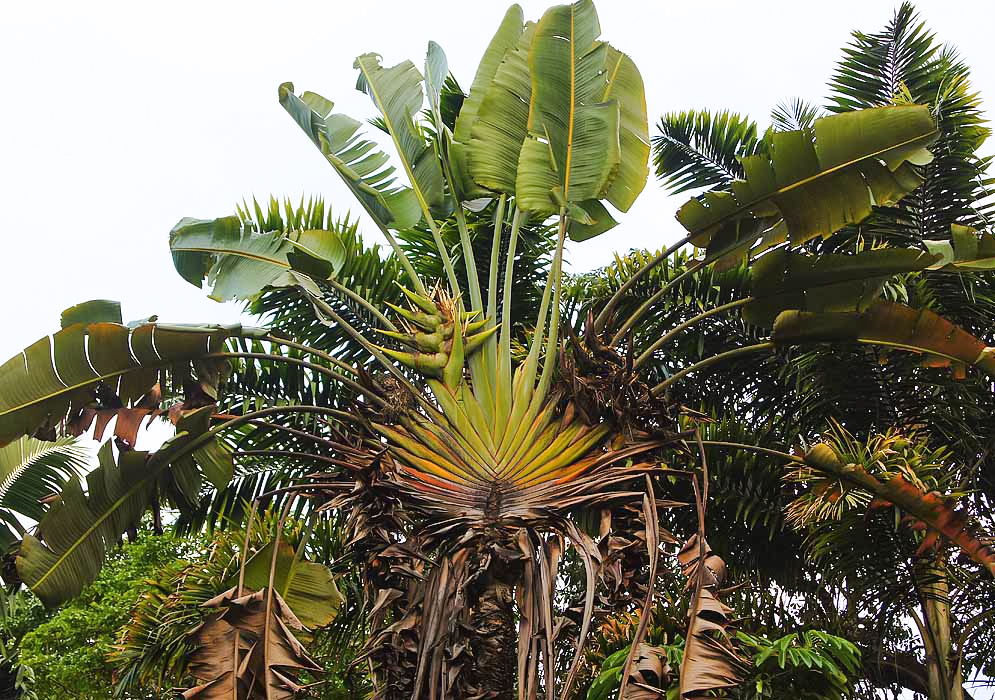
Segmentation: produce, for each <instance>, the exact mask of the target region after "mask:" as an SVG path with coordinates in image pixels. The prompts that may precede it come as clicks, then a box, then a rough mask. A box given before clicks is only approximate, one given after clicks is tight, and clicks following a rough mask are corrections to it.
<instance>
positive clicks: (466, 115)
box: [449, 5, 532, 200]
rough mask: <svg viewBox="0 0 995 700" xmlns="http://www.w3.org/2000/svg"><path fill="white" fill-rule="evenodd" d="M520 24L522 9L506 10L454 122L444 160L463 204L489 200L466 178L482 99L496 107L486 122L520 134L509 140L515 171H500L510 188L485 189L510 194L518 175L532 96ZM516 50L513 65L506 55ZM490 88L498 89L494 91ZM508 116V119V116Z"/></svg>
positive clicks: (515, 6) (526, 53)
mask: <svg viewBox="0 0 995 700" xmlns="http://www.w3.org/2000/svg"><path fill="white" fill-rule="evenodd" d="M523 22H524V17H523V15H522V8H521V7H519V6H518V5H512V6H511V7H509V8H508V11H507V13H505V16H504V19H503V20H502V21H501V26H500V27H498V30H497V32H496V33H495V34H494V37H493V38H492V39H491V42H490V44H488V45H487V49H486V50H485V51H484V56H483V58H482V59H481V60H480V65H479V66H478V67H477V74H476V75H475V76H474V78H473V85H471V86H470V94H469V95H468V96H467V98H466V99H465V100H464V101H463V106H462V107H461V108H460V113H459V117H458V118H457V119H456V126H455V128H454V129H453V141H452V144H451V145H450V148H449V158H450V161H451V162H452V167H453V174H454V177H455V179H456V186H457V187H458V188H459V189H460V198H461V199H462V200H468V199H473V198H475V197H482V196H486V195H487V194H488V190H486V189H483V188H481V187H479V186H478V185H477V184H476V183H475V182H474V180H473V179H472V178H471V170H470V165H469V160H470V155H469V153H468V148H469V142H470V139H471V134H472V130H473V128H474V126H476V124H477V121H478V114H479V112H480V109H481V107H482V105H483V103H484V101H485V100H487V99H490V100H491V101H492V102H494V103H495V104H493V105H491V106H490V107H489V108H488V113H490V114H491V115H495V116H491V117H490V118H491V119H494V118H497V119H498V120H499V121H498V123H499V124H502V125H503V126H504V128H505V130H507V131H509V132H510V133H512V134H514V133H515V132H516V130H520V131H521V133H522V137H521V138H520V139H517V144H515V143H514V142H515V139H514V138H512V139H510V143H511V144H512V150H513V155H511V156H510V158H511V162H512V163H513V164H514V166H513V167H510V168H507V167H506V168H505V169H504V172H507V173H510V175H509V176H508V178H507V180H508V181H510V183H511V184H510V187H509V188H508V189H501V188H498V187H491V188H490V189H494V190H498V191H501V192H506V193H513V192H514V184H515V173H516V171H517V170H518V151H520V150H521V147H522V141H523V140H524V138H525V124H526V123H527V121H528V104H529V101H530V99H531V94H532V83H531V81H530V80H529V72H528V44H527V43H526V44H525V46H524V49H522V48H521V44H520V37H521V36H522V29H523ZM516 47H519V51H520V52H521V53H519V55H518V56H517V58H514V59H513V58H512V57H511V56H509V55H508V54H509V52H510V51H512V50H514V49H515V48H516ZM510 61H514V62H515V63H516V66H515V67H514V69H512V67H511V66H509V65H506V64H508V63H509V62H510ZM499 70H500V71H501V73H502V75H501V77H497V74H498V71H499ZM495 83H496V84H497V85H498V86H503V87H497V86H496V85H495ZM513 100H515V101H519V102H521V103H522V105H524V108H522V107H521V106H520V105H516V104H515V103H514V102H513ZM509 110H510V111H512V112H513V114H507V113H508V112H509ZM522 112H524V115H523V114H522ZM494 135H496V136H500V137H502V141H504V139H503V135H504V131H501V130H498V131H497V132H496V133H495V134H494ZM491 143H492V140H491V139H490V138H487V139H485V140H484V141H483V142H482V144H481V145H482V146H483V148H485V149H486V148H488V147H489V146H490V145H491ZM482 157H484V161H483V162H484V163H487V162H489V158H487V157H486V156H482Z"/></svg>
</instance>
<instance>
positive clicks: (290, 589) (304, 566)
mask: <svg viewBox="0 0 995 700" xmlns="http://www.w3.org/2000/svg"><path fill="white" fill-rule="evenodd" d="M272 561H273V543H272V542H270V543H269V544H267V545H266V546H264V547H263V548H261V549H260V550H259V551H258V552H256V553H255V554H253V555H252V558H251V559H249V561H247V562H246V564H245V585H246V586H248V587H249V588H252V589H253V590H257V591H258V590H262V589H263V588H266V587H267V586H268V585H269V574H270V565H271V564H272ZM273 588H275V589H276V590H277V591H278V592H279V593H280V595H281V596H283V599H284V600H285V601H286V603H287V605H289V606H290V609H291V610H292V611H293V612H294V615H296V616H297V618H298V619H299V620H300V621H301V622H302V623H303V624H304V626H305V627H310V628H311V629H315V628H318V627H324V626H326V625H328V624H330V623H331V622H332V620H334V619H335V616H336V615H337V614H338V611H339V607H340V606H341V605H342V602H343V600H344V599H343V597H342V594H341V593H339V589H338V588H337V587H336V585H335V580H334V579H333V578H332V572H331V571H330V570H329V568H328V567H327V566H325V565H323V564H318V563H316V562H313V561H306V560H303V559H299V558H297V556H296V553H295V552H294V548H293V547H291V546H290V545H289V544H288V543H287V542H281V543H280V548H279V550H278V551H277V557H276V569H275V575H274V577H273Z"/></svg>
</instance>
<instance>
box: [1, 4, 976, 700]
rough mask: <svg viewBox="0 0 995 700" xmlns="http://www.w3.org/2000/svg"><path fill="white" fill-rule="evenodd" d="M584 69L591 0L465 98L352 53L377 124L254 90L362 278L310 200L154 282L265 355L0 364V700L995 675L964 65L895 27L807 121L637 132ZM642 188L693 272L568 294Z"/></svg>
mask: <svg viewBox="0 0 995 700" xmlns="http://www.w3.org/2000/svg"><path fill="white" fill-rule="evenodd" d="M601 34H602V32H601V25H600V23H599V18H598V15H597V12H596V10H595V8H594V6H593V4H592V3H591V2H590V0H580V1H579V2H576V3H574V4H572V5H562V6H557V7H553V8H550V9H549V10H547V11H546V12H545V13H543V14H542V16H541V18H539V19H538V20H536V21H526V20H525V15H524V13H523V12H522V10H521V8H519V7H518V6H512V8H510V9H509V10H508V12H507V14H506V15H505V17H504V19H503V20H502V22H501V24H500V26H499V27H498V29H497V31H496V33H495V34H494V35H493V38H492V40H491V42H490V43H489V44H488V46H487V48H486V50H485V52H484V56H483V59H482V61H481V63H480V66H479V68H478V70H477V73H476V75H475V77H474V79H473V81H472V83H467V85H469V88H468V89H467V88H465V87H463V86H461V84H460V82H459V81H458V79H457V77H456V76H455V75H453V74H452V73H450V71H449V66H448V62H447V58H446V54H445V53H444V52H443V50H442V48H441V47H440V46H439V45H438V44H436V43H435V42H429V44H428V49H427V52H426V55H425V60H424V64H423V66H416V65H415V64H414V63H412V62H411V61H405V62H402V63H399V64H397V65H394V66H388V65H385V64H384V63H383V61H382V58H381V57H380V56H379V55H378V54H373V53H365V54H362V55H360V56H359V57H358V58H356V60H355V64H354V68H355V70H356V72H357V83H356V88H357V90H358V91H359V92H361V93H364V94H365V95H366V96H367V97H368V98H369V99H370V100H371V101H372V103H373V105H374V107H375V108H376V110H377V112H378V116H377V117H376V118H374V119H373V120H371V121H370V124H369V125H364V124H363V122H360V121H358V120H356V119H353V118H352V117H349V116H347V115H345V114H342V113H339V112H338V111H336V107H335V105H334V104H333V103H332V102H331V101H330V100H328V99H326V98H324V97H322V96H320V95H318V94H316V93H313V92H300V93H299V92H297V91H296V90H295V88H294V86H293V84H291V83H284V84H282V85H281V86H280V88H279V102H280V104H281V106H282V107H283V109H284V110H285V111H286V112H287V114H288V115H289V116H290V117H291V118H292V119H293V120H294V121H295V122H296V124H297V125H298V126H299V127H300V129H301V130H302V132H303V134H304V136H305V137H306V138H307V139H308V140H310V141H311V143H312V144H313V145H314V146H315V147H316V148H317V149H318V151H319V152H320V154H321V156H322V159H323V160H324V161H326V162H327V164H328V165H329V166H331V168H332V170H333V171H334V172H335V173H336V175H337V176H338V178H339V180H341V183H342V185H343V186H344V187H345V188H346V189H347V190H348V191H349V193H350V194H351V195H352V197H353V199H354V201H355V204H356V206H358V207H359V208H360V209H361V210H362V211H363V212H364V214H365V217H366V219H367V220H368V221H369V222H371V223H372V225H373V226H374V227H375V228H376V230H378V231H379V233H380V234H381V235H382V236H383V238H384V240H385V241H386V244H387V245H386V247H384V248H382V249H381V248H378V247H376V246H374V247H368V246H367V245H366V244H364V242H363V239H362V237H361V236H360V233H359V228H358V225H357V222H356V219H355V218H353V216H351V215H349V214H347V213H345V211H344V210H340V209H336V210H335V211H334V212H333V211H332V210H331V209H330V208H329V207H327V206H326V204H325V203H324V202H323V200H321V199H311V200H308V201H305V200H303V199H302V200H300V202H299V203H294V202H291V201H283V202H281V201H277V200H276V199H271V200H270V201H269V202H262V203H260V202H258V201H256V200H252V201H251V202H249V201H243V203H242V204H241V205H240V206H237V207H236V210H235V213H234V214H232V215H229V216H222V217H219V218H215V219H195V218H184V219H181V220H180V221H179V222H178V223H177V224H176V225H175V226H174V227H173V229H172V231H171V232H170V234H169V245H170V250H171V253H172V260H173V264H174V267H175V268H176V271H177V272H178V273H179V275H180V276H181V277H182V278H183V279H185V280H186V281H187V282H189V283H191V284H193V285H195V286H197V287H202V288H204V289H205V290H206V291H207V292H208V294H209V296H210V297H211V298H213V299H215V300H218V301H225V300H229V299H236V300H240V301H242V302H244V303H245V304H246V308H247V310H248V311H249V312H251V313H253V314H255V315H256V317H257V318H258V319H259V320H258V324H259V325H258V326H249V325H239V324H236V325H207V324H196V325H193V324H188V325H178V324H166V323H161V322H158V319H157V318H156V317H155V316H153V317H150V318H148V319H144V320H140V321H136V322H132V323H128V324H125V323H123V318H122V315H121V309H120V305H118V304H117V303H116V302H109V301H106V300H93V301H88V302H84V303H81V304H78V305H76V306H74V307H71V308H70V309H67V310H66V311H65V312H64V313H63V315H62V318H61V330H59V331H58V332H56V333H55V334H53V335H52V336H49V337H45V338H43V339H42V340H40V341H38V342H37V343H35V344H33V345H31V346H29V347H27V348H26V349H25V350H24V351H23V352H22V353H21V354H20V355H17V356H15V357H14V358H12V359H11V360H10V361H8V362H7V363H6V364H4V365H3V366H2V367H0V445H3V446H4V448H3V449H4V450H5V452H4V464H5V466H3V470H4V473H5V474H7V476H6V477H4V479H5V481H4V483H3V490H2V491H0V496H2V499H0V506H2V507H3V509H4V510H3V511H2V513H0V514H2V516H3V522H4V523H5V524H6V532H7V536H6V539H7V549H8V552H9V556H8V562H9V566H8V567H7V570H6V576H5V578H6V579H7V580H8V581H9V584H10V591H11V595H10V596H8V597H7V598H6V599H5V602H6V603H7V604H8V605H7V607H8V611H9V612H5V616H4V620H5V621H7V623H8V624H7V627H6V629H7V631H5V633H4V634H5V636H4V644H3V650H4V656H3V669H4V673H5V678H6V683H7V686H8V689H9V691H8V692H10V693H12V694H13V695H14V696H18V694H20V695H25V694H27V693H30V692H32V689H35V688H37V689H39V691H38V692H50V691H51V690H52V689H55V688H61V692H76V693H91V694H93V696H94V697H96V696H97V695H99V694H100V693H101V692H104V691H103V689H104V688H105V686H104V685H103V684H104V683H105V682H106V679H104V678H99V677H98V676H97V675H96V674H90V676H87V677H86V678H80V677H75V676H74V672H75V668H76V666H78V664H79V663H80V660H81V659H83V657H85V659H84V660H83V663H87V664H91V665H94V667H96V666H97V665H99V666H100V667H101V668H107V669H109V668H111V667H114V668H115V671H114V672H113V674H112V681H113V683H114V685H115V692H116V693H118V694H119V695H121V696H123V697H126V696H128V694H136V697H137V696H142V694H143V693H144V694H148V693H163V692H166V691H165V689H167V688H170V687H174V686H175V687H179V688H180V689H181V690H182V696H183V697H184V698H201V700H203V699H204V698H208V699H210V698H218V699H220V698H233V699H234V700H238V699H239V698H244V699H246V700H248V699H250V698H265V699H266V700H273V698H281V699H283V700H291V699H292V698H294V697H302V696H306V695H320V696H324V697H342V696H351V697H355V696H356V695H358V694H369V695H370V696H371V697H373V698H384V699H390V698H401V697H415V698H421V697H430V698H455V697H481V698H483V697H493V698H509V697H515V696H517V697H519V698H520V699H522V700H524V699H525V698H535V697H539V696H542V697H544V698H550V699H551V698H557V697H562V698H568V697H588V698H602V697H618V698H625V699H632V698H648V697H675V698H691V697H711V696H719V697H779V696H783V695H786V694H791V695H797V696H800V697H806V698H808V697H811V698H824V697H825V698H837V697H844V696H850V697H875V696H876V695H877V694H878V693H880V692H882V691H887V690H891V691H896V692H897V691H899V690H901V689H904V690H908V691H912V692H914V693H918V694H921V695H923V696H926V697H929V698H939V699H942V700H955V699H957V698H967V697H971V691H970V689H969V686H970V685H971V682H972V681H973V680H974V679H975V678H976V677H979V676H987V675H991V672H992V669H991V667H990V664H991V659H990V653H989V651H988V650H989V649H990V646H991V638H990V629H991V625H990V624H989V622H990V620H989V618H990V616H991V610H992V606H991V605H990V604H989V602H990V601H989V598H990V597H991V595H992V593H993V590H995V589H993V588H992V585H991V583H992V575H993V573H995V549H993V548H992V541H991V537H990V535H989V533H990V532H991V531H992V525H993V523H992V522H991V517H990V513H991V508H990V505H991V487H992V482H991V469H992V466H991V465H992V462H991V457H990V448H991V434H992V431H991V427H992V426H991V424H990V421H991V416H992V406H991V405H990V404H991V402H992V396H993V393H992V392H993V383H992V377H993V376H995V350H993V347H992V345H993V344H995V338H992V334H993V331H992V323H991V321H992V318H993V309H992V300H993V295H992V281H993V278H992V275H993V272H992V270H993V269H995V262H993V260H995V232H993V231H992V230H991V227H990V222H989V216H990V213H991V207H992V201H993V200H992V198H991V196H990V194H991V193H990V189H989V187H990V185H991V181H990V178H989V176H988V169H989V165H990V160H989V158H988V157H986V156H984V155H982V153H981V150H980V149H982V147H983V145H984V143H985V141H986V139H987V138H988V136H989V134H990V131H989V129H988V128H987V126H985V122H984V120H983V118H982V116H981V111H980V110H981V107H980V100H979V98H978V96H977V94H976V93H975V92H974V91H973V89H972V88H971V84H970V74H969V69H968V67H967V66H966V64H965V63H964V62H963V61H961V60H960V58H959V57H958V55H957V53H956V51H955V50H954V49H952V48H950V47H948V46H946V45H942V44H940V43H938V42H937V41H936V39H935V38H934V37H933V35H932V34H931V33H930V32H929V30H928V29H926V27H925V25H924V24H923V23H921V22H920V21H919V19H918V18H917V16H916V14H915V10H914V8H913V7H912V6H911V5H908V4H905V5H902V6H901V7H899V8H898V9H897V10H896V13H895V16H894V17H893V19H892V20H891V21H890V23H889V24H888V25H887V26H886V27H885V28H884V29H883V30H880V31H877V32H874V33H861V32H856V33H855V34H854V35H853V41H852V43H851V44H850V45H849V46H847V47H846V48H845V49H844V54H843V59H842V60H841V62H840V63H839V65H838V67H837V71H836V73H835V74H834V77H833V78H832V80H831V82H830V98H829V100H828V103H827V104H826V105H825V106H824V107H820V106H817V105H814V104H810V103H808V102H805V101H803V100H798V99H793V100H789V101H787V102H784V103H782V104H781V105H779V106H777V107H775V109H774V110H773V112H772V114H771V117H770V121H771V126H770V127H769V128H767V129H766V130H764V129H762V128H760V127H758V126H757V124H756V123H754V122H752V121H751V120H750V119H749V118H747V117H744V116H742V115H740V114H736V113H732V112H728V111H723V112H715V113H713V112H709V111H707V110H700V109H699V110H694V111H683V112H671V113H667V114H664V115H663V116H662V117H661V118H660V121H659V122H658V123H657V124H656V125H655V126H654V128H653V129H652V131H651V129H650V122H649V119H648V116H649V115H648V114H647V108H646V101H645V95H644V86H643V81H642V77H641V75H640V72H639V69H638V68H637V67H636V63H635V62H634V61H633V60H632V58H631V57H630V56H629V55H627V54H625V53H623V52H621V51H620V50H619V49H617V48H615V47H614V46H612V45H611V44H609V43H607V42H606V41H605V40H604V39H602V38H601ZM370 134H372V135H373V136H374V137H375V138H371V136H370ZM651 170H652V171H653V172H654V173H655V175H656V177H657V178H658V179H659V180H660V181H661V182H662V184H663V186H664V187H665V188H668V189H670V190H671V191H674V192H676V193H687V194H694V195H695V196H692V197H691V198H690V199H688V200H687V201H686V202H685V203H684V204H683V205H682V206H681V207H680V208H679V210H678V212H677V219H678V222H679V223H680V224H681V226H683V228H684V229H685V231H686V235H685V236H684V238H682V239H681V240H679V241H677V242H676V243H674V244H672V245H670V246H668V247H666V248H664V249H661V250H658V251H649V250H646V251H630V252H629V253H628V254H626V255H624V256H616V258H615V260H614V262H612V263H611V264H608V265H607V266H605V267H602V268H600V269H598V270H596V271H595V272H593V273H590V274H587V275H580V276H571V275H568V274H566V273H565V271H564V260H565V249H566V242H567V241H568V240H570V241H573V242H574V243H581V242H586V241H588V240H590V239H593V238H597V237H599V236H600V237H601V238H602V240H604V238H605V236H604V234H605V233H606V232H608V231H610V230H611V229H613V228H614V227H615V226H616V225H618V221H617V218H618V219H620V218H624V217H623V215H624V214H625V213H626V212H627V211H628V210H629V209H630V208H631V207H632V205H633V204H634V202H635V201H636V199H637V197H639V195H640V193H641V192H642V190H643V188H644V186H645V185H646V181H647V176H648V174H649V173H650V172H651ZM686 196H687V195H686ZM160 417H162V418H168V420H169V422H170V423H171V424H172V426H173V429H174V431H175V433H174V435H173V437H172V438H170V439H169V440H167V441H166V442H165V443H163V445H162V446H161V447H159V448H158V449H156V450H153V451H148V452H146V451H142V450H139V449H137V436H138V434H139V431H140V428H141V426H142V425H143V424H144V423H145V422H146V421H153V420H155V419H157V418H160ZM91 429H92V430H93V431H94V435H95V437H96V438H97V439H98V440H102V439H103V435H104V433H107V432H108V431H109V432H111V433H112V435H110V437H108V438H107V441H106V442H104V444H103V447H102V448H101V449H100V451H99V454H98V465H97V466H96V468H95V469H93V470H92V471H90V472H89V473H88V474H86V476H85V479H84V478H81V476H80V475H79V472H80V471H81V469H80V466H79V463H78V462H79V459H78V453H77V452H76V451H75V450H77V447H76V443H74V442H72V441H71V439H69V437H67V436H79V435H81V434H82V433H84V432H86V431H88V430H91ZM60 438H61V439H62V440H63V442H61V443H55V444H56V448H55V450H54V451H46V449H45V448H44V447H42V445H43V444H44V441H54V440H57V439H60ZM39 441H42V442H39ZM49 492H54V493H52V494H51V495H48V494H49ZM146 514H149V516H147V517H146ZM25 516H27V517H31V518H34V519H35V520H37V524H36V525H33V526H31V527H28V528H26V527H25V526H24V524H23V522H22V519H23V518H24V517H25ZM143 522H144V523H145V525H144V526H143ZM167 526H169V527H170V528H172V529H174V530H175V531H176V533H177V535H180V536H182V537H185V538H186V539H170V538H163V537H162V536H161V533H162V532H163V531H164V530H165V528H166V527H167ZM140 529H151V530H152V531H153V532H154V533H156V534H157V537H154V538H147V539H143V538H141V537H139V535H138V532H139V530H140ZM203 533H207V539H198V538H201V537H204V536H205V535H204V534H203ZM124 537H127V538H128V539H129V540H132V541H135V540H137V541H138V544H133V545H131V547H129V548H126V549H124V550H120V549H118V546H119V545H120V542H121V540H122V539H123V538H124ZM177 555H182V556H181V557H180V559H179V560H178V561H169V560H170V559H175V558H176V557H177ZM108 558H109V559H110V560H111V561H112V562H113V566H107V565H105V560H108ZM149 571H150V572H151V575H150V577H149V578H146V579H143V580H142V581H141V582H137V579H138V578H139V572H149ZM22 584H23V585H24V586H26V587H27V588H28V589H30V591H31V592H32V593H33V594H34V595H36V596H37V597H38V599H40V600H41V601H42V602H43V603H44V604H45V605H46V606H49V607H55V606H60V605H62V606H64V607H62V608H61V609H60V611H59V612H58V613H55V614H51V613H44V614H43V613H41V612H40V611H39V609H38V607H37V605H36V604H35V603H33V602H32V600H33V598H31V597H30V595H29V594H27V593H25V592H24V591H23V589H21V588H20V587H21V586H22ZM81 596H82V597H81ZM122 599H123V600H124V602H125V603H126V605H121V601H122ZM80 600H83V601H89V602H90V603H91V604H90V605H89V606H87V607H84V608H80V607H79V603H78V601H80ZM70 601H76V602H70ZM129 610H130V613H127V614H128V615H129V617H127V619H125V617H123V616H122V615H123V614H124V613H125V612H126V611H129ZM42 617H47V618H48V619H46V620H45V621H44V622H41V623H40V624H39V620H40V619H41V618H42ZM31 627H33V629H30V631H29V630H28V628H31ZM111 629H113V630H119V631H117V632H116V633H115V635H116V639H117V640H118V641H117V643H116V644H115V645H114V649H113V653H112V654H110V655H109V656H108V654H107V652H108V650H109V648H110V647H109V645H107V644H105V643H104V642H103V641H102V640H103V639H106V638H107V634H108V630H111ZM70 636H73V637H74V638H75V639H76V640H77V646H78V655H77V653H76V652H73V653H62V654H61V656H59V658H58V659H56V658H54V657H55V655H56V654H57V653H58V648H57V646H56V641H55V640H56V639H60V640H63V644H64V643H65V640H66V639H68V638H70ZM77 657H78V658H77ZM39 669H41V670H39ZM982 682H983V681H982ZM80 684H84V685H86V687H82V686H81V685H80Z"/></svg>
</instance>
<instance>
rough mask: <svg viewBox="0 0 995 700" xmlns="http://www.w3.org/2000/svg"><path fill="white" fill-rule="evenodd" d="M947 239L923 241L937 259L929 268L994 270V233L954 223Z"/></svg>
mask: <svg viewBox="0 0 995 700" xmlns="http://www.w3.org/2000/svg"><path fill="white" fill-rule="evenodd" d="M950 229H951V230H950V240H949V241H923V244H924V245H925V246H926V249H927V250H929V252H930V253H933V254H934V255H938V256H939V260H938V261H937V262H936V263H934V264H933V265H930V267H929V269H930V270H965V271H968V270H995V234H992V233H990V232H985V233H978V231H977V230H975V229H973V228H971V227H970V226H960V225H958V224H954V225H953V226H951V227H950Z"/></svg>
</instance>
